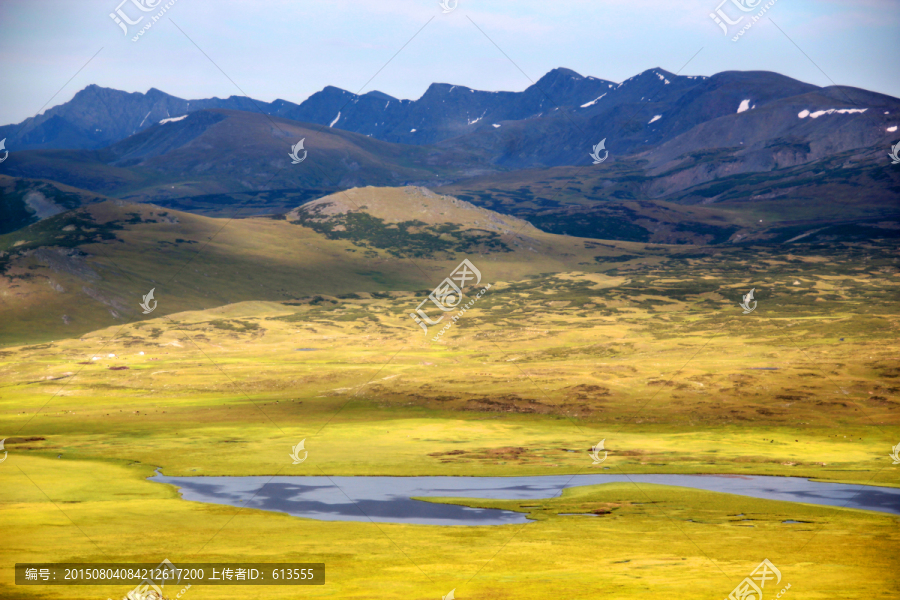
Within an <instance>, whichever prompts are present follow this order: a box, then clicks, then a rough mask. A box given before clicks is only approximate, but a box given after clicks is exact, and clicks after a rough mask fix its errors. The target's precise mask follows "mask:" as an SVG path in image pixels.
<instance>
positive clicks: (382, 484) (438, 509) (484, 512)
mask: <svg viewBox="0 0 900 600" xmlns="http://www.w3.org/2000/svg"><path fill="white" fill-rule="evenodd" d="M629 479H630V480H631V481H632V482H634V483H636V484H641V483H654V484H662V485H672V486H679V487H687V488H693V489H697V490H707V491H711V492H725V493H729V494H736V495H739V496H749V497H752V498H765V499H770V500H787V501H792V502H803V503H807V504H817V505H822V506H844V507H847V508H859V509H865V510H874V511H878V512H885V513H891V514H900V489H897V488H887V487H874V486H867V485H849V484H842V483H820V482H815V481H809V480H808V479H803V478H799V477H770V476H744V475H629V476H628V477H626V476H624V475H576V476H574V477H573V476H571V475H544V476H536V477H166V476H164V475H161V474H157V475H155V476H154V477H151V478H150V481H156V482H159V483H168V484H172V485H175V486H178V488H179V489H180V491H181V495H182V497H183V498H184V499H185V500H191V501H195V502H207V503H211V504H227V505H230V506H247V507H250V508H258V509H262V510H271V511H277V512H284V513H287V514H289V515H293V516H295V517H304V518H307V519H318V520H321V521H375V522H379V523H414V524H419V525H510V524H515V523H526V522H528V519H526V518H525V515H524V514H522V513H516V512H512V511H507V510H497V509H482V508H469V507H467V506H454V505H449V504H435V503H431V502H423V501H420V500H413V499H412V498H413V497H426V496H432V497H453V498H489V499H501V500H539V499H543V498H553V497H555V496H558V495H559V494H560V492H561V491H562V489H564V488H570V487H577V486H582V485H595V484H600V483H613V482H629ZM648 493H649V494H650V496H651V498H652V492H649V490H648ZM634 500H635V501H640V502H644V501H646V500H647V496H645V495H644V494H643V493H641V492H639V491H638V490H637V489H635V496H634Z"/></svg>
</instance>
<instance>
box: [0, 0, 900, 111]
mask: <svg viewBox="0 0 900 600" xmlns="http://www.w3.org/2000/svg"><path fill="white" fill-rule="evenodd" d="M120 1H121V0H78V1H74V0H3V1H2V2H0V73H2V74H3V75H2V84H0V124H6V123H13V122H19V121H21V120H22V119H24V118H26V117H30V116H34V115H35V114H36V113H37V112H38V111H39V110H40V109H41V107H42V106H43V105H44V104H45V103H46V102H47V101H48V100H49V99H50V98H51V97H52V96H53V95H54V94H55V93H56V92H57V91H58V90H60V88H62V91H60V92H59V94H58V95H57V96H56V97H55V98H53V100H52V101H51V102H50V103H49V104H48V105H47V107H48V108H49V107H50V106H54V105H56V104H60V103H62V102H65V101H66V100H69V99H70V98H71V97H72V95H73V94H74V93H75V92H77V91H78V90H80V89H82V88H84V87H85V86H87V85H89V84H91V83H96V84H98V85H101V86H105V87H112V88H117V89H122V90H126V91H140V92H145V91H147V90H148V89H149V88H151V87H156V88H158V89H161V90H163V91H165V92H168V93H170V94H173V95H176V96H180V97H182V98H207V97H212V96H219V97H226V96H230V95H233V94H234V95H239V94H241V92H240V91H239V90H238V88H237V87H235V84H237V86H240V88H241V89H242V90H243V91H244V92H246V93H247V94H248V95H250V96H252V97H254V98H258V99H261V100H267V101H270V100H274V99H276V98H283V99H286V100H290V101H292V102H301V101H302V100H303V99H305V98H306V97H308V96H309V95H310V94H312V93H314V92H316V91H318V90H320V89H321V88H322V87H324V86H326V85H336V86H338V87H341V88H344V89H348V90H350V91H353V92H356V91H358V90H360V88H363V86H366V87H365V89H363V91H364V92H365V91H369V90H372V89H377V90H381V91H383V92H386V93H388V94H391V95H393V96H397V97H400V98H413V99H414V98H418V97H419V96H421V94H422V93H423V92H424V91H425V89H426V88H427V87H428V85H429V84H430V83H432V82H435V81H437V82H444V83H454V84H459V85H465V86H469V87H473V88H477V89H485V90H522V89H524V88H526V87H527V86H528V85H530V83H531V82H530V81H529V78H530V79H531V80H535V81H536V80H537V79H538V78H539V77H541V76H542V75H543V74H544V73H546V72H547V71H549V70H550V69H552V68H554V67H559V66H565V67H569V68H571V69H574V70H576V71H578V72H579V73H581V74H583V75H593V76H595V77H601V78H604V79H609V80H613V81H622V80H624V79H627V78H628V77H631V76H632V75H634V74H636V73H638V72H640V71H643V70H645V69H649V68H653V67H657V66H658V67H662V68H664V69H667V70H669V71H672V72H676V71H678V70H679V69H681V67H682V66H683V65H684V64H685V63H686V62H688V60H689V59H690V58H691V56H693V55H694V54H695V53H696V52H697V51H698V50H700V49H701V48H703V50H702V52H700V53H699V54H698V55H697V56H696V58H694V59H693V61H691V62H690V64H688V65H687V67H686V68H685V69H684V71H683V72H682V74H687V75H712V74H714V73H717V72H720V71H726V70H770V71H778V72H780V73H783V74H785V75H788V76H790V77H794V78H796V79H800V80H802V81H807V82H810V83H814V84H816V85H829V79H828V78H829V77H830V78H831V79H832V80H834V81H835V82H836V83H839V84H846V85H854V86H858V87H863V88H867V89H871V90H874V91H878V92H883V93H887V94H890V95H893V96H900V60H898V58H900V43H898V42H900V27H898V25H900V1H898V0H816V1H813V0H776V2H775V4H774V6H772V7H771V8H770V9H769V10H768V12H767V16H766V17H764V18H763V19H761V20H760V21H759V22H758V23H756V24H755V25H754V26H753V28H751V29H750V30H749V31H747V32H746V33H745V35H744V36H743V37H742V38H741V39H740V40H739V41H738V42H732V41H731V39H730V35H729V36H727V37H726V36H725V35H724V34H723V32H722V30H720V29H719V27H718V26H717V25H716V24H715V23H714V22H713V20H712V19H711V18H710V16H709V15H710V13H711V12H713V11H715V10H716V8H717V6H719V2H720V1H721V0H684V1H681V2H672V1H665V0H568V1H566V0H553V1H547V0H540V1H539V0H505V1H499V0H496V1H494V0H458V6H457V8H456V9H455V10H453V11H452V12H450V13H448V14H443V13H442V12H441V8H440V6H439V5H438V0H372V1H368V2H367V1H364V0H352V1H351V0H332V1H328V2H324V1H318V2H315V1H313V0H255V1H251V0H215V1H211V0H175V4H174V6H172V7H171V8H170V9H169V10H168V12H167V13H166V15H165V16H164V17H163V18H162V19H161V20H160V21H159V22H158V23H157V24H155V25H154V26H153V27H152V28H151V29H150V30H148V31H147V32H146V33H145V34H144V35H143V37H141V38H140V40H139V41H138V42H132V41H131V35H133V32H136V31H137V30H138V29H139V27H140V25H138V26H133V27H131V28H130V31H131V32H132V34H130V35H128V36H127V37H126V35H125V34H124V33H123V32H122V30H121V29H120V28H119V27H118V26H117V25H116V24H115V23H114V22H113V20H112V19H111V18H110V17H109V14H110V13H111V12H113V11H114V10H115V9H116V7H117V5H118V4H119V2H120ZM132 1H135V2H140V1H143V2H149V3H150V4H154V3H156V2H157V1H158V0H126V2H125V4H124V5H122V10H123V11H124V12H125V13H126V14H127V15H129V17H130V18H131V19H135V18H137V16H139V15H141V14H149V15H153V14H156V12H157V11H158V10H160V9H161V8H162V6H163V5H164V4H165V3H166V2H169V1H171V0H164V1H163V2H162V4H160V5H159V7H157V8H156V9H155V10H154V11H153V12H150V13H141V12H140V11H139V10H138V9H137V8H136V7H135V6H134V5H133V4H132ZM733 1H734V2H739V1H740V0H733ZM743 1H744V2H745V3H747V4H751V5H754V4H756V2H758V0H743ZM764 4H765V2H763V3H762V4H759V6H757V7H756V8H755V9H754V12H753V13H749V14H754V13H755V12H757V11H758V10H760V9H761V8H762V6H764ZM722 10H723V11H724V12H725V13H726V14H727V15H728V16H729V18H731V19H736V18H737V16H739V15H741V14H744V13H741V11H739V10H738V9H737V8H736V7H735V5H734V4H732V0H726V4H725V5H723V6H722ZM768 17H771V20H772V21H774V22H775V23H776V24H777V25H778V26H779V27H781V28H782V29H783V30H784V32H785V33H786V34H787V35H788V36H790V37H791V38H792V39H793V40H794V42H796V44H797V46H799V47H800V49H802V52H801V50H799V49H798V48H797V47H795V46H794V45H793V44H792V43H791V42H790V41H789V40H788V39H787V38H786V37H785V35H784V34H782V33H781V32H780V31H779V30H778V29H777V28H776V27H775V26H774V25H773V24H772V22H770V20H769V18H768ZM170 18H171V21H170V20H169V19H170ZM429 19H430V21H429ZM148 20H149V17H145V19H144V22H143V23H141V25H143V24H144V23H146V22H147V21H148ZM748 20H749V19H748V18H745V19H744V23H746V22H748ZM173 22H174V23H173ZM473 22H474V23H475V24H477V25H478V27H480V28H481V29H483V30H484V32H485V33H486V34H487V35H488V36H490V38H491V39H493V41H494V42H496V44H497V45H498V46H499V47H500V48H501V49H502V50H503V52H505V53H506V54H507V55H508V56H509V58H510V59H512V61H514V62H515V64H516V65H518V67H519V68H521V70H522V71H524V73H525V74H523V73H522V72H521V71H519V69H518V68H516V66H514V65H513V64H512V63H511V62H510V60H508V59H507V58H506V57H505V56H504V55H503V54H502V53H501V52H500V51H499V50H498V49H497V48H496V47H495V46H494V45H493V44H492V43H491V42H490V41H488V40H487V39H486V38H485V36H484V35H483V34H482V33H481V32H480V31H479V30H478V29H477V28H476V27H475V25H473ZM426 23H428V24H427V25H426ZM176 24H177V26H178V27H180V28H181V29H183V30H184V33H186V34H187V35H188V36H190V38H191V39H192V40H193V41H194V42H195V43H196V44H197V46H199V48H200V49H202V51H203V52H205V53H206V54H207V55H208V56H209V58H211V59H212V60H213V61H215V63H216V64H217V65H218V66H219V67H221V69H222V71H224V72H225V74H227V77H226V76H225V75H223V73H222V72H220V71H219V70H218V69H217V68H216V67H215V66H214V65H213V64H212V63H211V62H210V61H209V59H207V58H206V57H205V56H204V55H203V53H202V52H201V51H200V50H198V48H197V47H195V46H194V44H193V43H191V41H189V40H188V39H187V38H186V37H185V35H184V34H183V33H182V32H181V31H179V30H178V28H177V27H176V26H175V25H176ZM423 26H424V29H422V27H423ZM737 28H738V27H734V29H737ZM420 29H421V31H420V32H419V34H418V36H416V37H415V39H413V40H412V41H411V42H409V44H408V45H407V46H406V47H405V48H404V49H403V50H402V51H400V53H399V54H397V56H396V57H395V58H394V59H393V60H392V61H391V62H390V64H387V63H388V61H389V60H390V59H391V57H392V56H393V55H394V54H395V53H396V52H397V51H398V50H400V48H401V47H402V46H403V45H404V44H406V43H407V42H408V41H409V40H410V38H412V37H413V35H414V34H416V32H417V31H419V30H420ZM101 48H103V50H102V51H101V52H100V53H99V54H97V56H96V58H94V59H93V60H92V61H91V62H90V64H88V65H87V66H86V67H84V68H83V69H82V70H81V72H80V73H78V74H77V75H75V74H76V72H78V71H79V69H81V68H82V66H83V65H84V64H85V63H86V62H87V61H88V59H90V57H91V56H93V55H94V54H95V53H97V51H98V50H100V49H101ZM804 52H805V53H806V54H807V55H809V57H810V58H807V57H806V56H804V54H803V53H804ZM810 59H812V61H815V63H816V64H817V65H818V67H819V68H821V71H820V70H819V68H817V67H816V66H815V65H814V64H813V63H812V62H811V61H810ZM379 70H380V72H379ZM822 71H824V74H823V72H822ZM376 73H378V74H377V76H375V75H376ZM826 74H827V76H826ZM73 75H74V78H73ZM373 76H375V78H374V79H373V80H372V81H371V83H368V85H366V83H367V82H368V81H369V79H370V78H372V77H373ZM70 78H71V81H69V79H70ZM229 78H230V79H231V80H233V81H234V83H232V81H230V80H229ZM67 82H68V83H67Z"/></svg>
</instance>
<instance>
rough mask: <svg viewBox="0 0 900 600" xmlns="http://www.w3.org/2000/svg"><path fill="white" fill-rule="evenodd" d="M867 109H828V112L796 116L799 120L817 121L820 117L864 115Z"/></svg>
mask: <svg viewBox="0 0 900 600" xmlns="http://www.w3.org/2000/svg"><path fill="white" fill-rule="evenodd" d="M867 110H869V109H868V108H829V109H828V110H817V111H816V112H809V111H808V110H802V111H800V112H799V113H798V114H797V116H798V117H800V118H801V119H805V118H806V117H810V118H813V119H818V118H819V117H821V116H822V115H833V114H838V115H852V114H854V113H864V112H866V111H867Z"/></svg>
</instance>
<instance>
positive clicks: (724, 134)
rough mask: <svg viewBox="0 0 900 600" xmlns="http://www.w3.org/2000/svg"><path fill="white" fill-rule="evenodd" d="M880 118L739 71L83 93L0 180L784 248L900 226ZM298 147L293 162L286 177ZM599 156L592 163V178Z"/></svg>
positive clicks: (835, 92)
mask: <svg viewBox="0 0 900 600" xmlns="http://www.w3.org/2000/svg"><path fill="white" fill-rule="evenodd" d="M898 115H900V100H898V99H897V98H893V97H890V96H886V95H883V94H878V93H875V92H869V91H866V90H861V89H858V88H852V87H846V86H830V87H824V88H823V87H818V86H814V85H811V84H807V83H803V82H800V81H796V80H794V79H791V78H789V77H785V76H783V75H779V74H777V73H770V72H755V71H751V72H738V71H728V72H723V73H719V74H716V75H714V76H711V77H703V76H680V75H675V74H673V73H670V72H668V71H665V70H663V69H659V68H656V69H650V70H647V71H644V72H643V73H640V74H638V75H636V76H634V77H632V78H630V79H628V80H626V81H623V82H621V83H615V82H611V81H606V80H603V79H598V78H595V77H584V76H582V75H580V74H578V73H575V72H574V71H571V70H569V69H564V68H559V69H554V70H553V71H550V72H549V73H547V74H546V75H544V76H543V77H542V78H540V79H539V80H538V81H537V82H535V83H534V84H533V85H531V86H529V87H528V88H526V89H525V90H524V91H522V92H489V91H479V90H473V89H470V88H467V87H464V86H455V85H449V84H443V83H435V84H432V85H431V86H430V87H429V88H428V89H427V91H426V92H425V93H424V94H423V95H422V97H421V98H419V99H417V100H401V99H397V98H394V97H392V96H389V95H387V94H384V93H382V92H377V91H373V92H368V93H366V94H362V95H358V94H353V93H351V92H348V91H345V90H340V89H338V88H335V87H330V86H329V87H326V88H325V89H323V90H322V91H320V92H318V93H316V94H313V95H312V96H310V97H309V98H308V99H307V100H305V101H303V102H302V103H300V104H295V103H292V102H288V101H286V100H275V101H274V102H270V103H267V102H261V101H257V100H252V99H250V98H246V97H237V96H232V97H230V98H227V99H219V98H212V99H204V100H183V99H180V98H176V97H174V96H170V95H168V94H165V93H163V92H161V91H159V90H156V89H151V90H150V91H148V92H147V93H146V94H141V93H128V92H122V91H118V90H112V89H107V88H101V87H98V86H96V85H91V86H88V87H87V88H85V89H83V90H81V91H80V92H78V93H77V94H76V95H75V96H74V97H73V99H72V100H71V101H69V102H66V103H64V104H61V105H59V106H56V107H53V108H51V109H49V110H47V111H46V112H44V113H42V114H41V115H38V116H37V117H35V118H32V119H27V120H26V121H24V122H22V123H19V124H16V125H7V126H4V127H2V128H0V138H2V137H6V138H7V141H6V147H7V149H8V150H10V155H9V158H8V160H6V161H5V162H4V163H3V164H2V166H0V174H2V175H6V176H10V177H12V178H15V179H17V180H21V182H20V183H18V184H17V185H19V186H20V187H21V188H22V189H26V188H27V189H31V188H32V187H34V186H35V185H37V183H35V182H36V181H38V182H45V183H46V182H53V183H54V184H61V185H63V186H69V187H71V188H76V189H79V190H82V192H80V193H79V194H76V196H78V197H84V198H86V197H90V196H91V194H94V195H101V196H109V197H116V198H123V199H128V200H132V201H138V202H153V203H156V204H158V205H160V206H164V207H169V208H174V209H179V210H187V211H193V212H199V213H202V214H207V215H222V214H229V212H230V211H231V209H232V208H233V207H236V206H239V205H240V206H244V205H246V206H247V207H248V212H247V213H245V214H242V215H241V216H246V215H248V214H278V213H286V212H288V211H290V210H292V209H293V208H295V207H296V206H297V205H298V204H299V203H302V202H305V201H309V200H313V199H315V198H317V197H322V196H325V195H327V194H330V193H333V192H335V191H337V190H340V189H347V188H351V187H359V186H365V185H377V186H403V185H427V186H429V187H431V188H434V189H437V190H439V191H441V192H443V193H454V194H458V195H459V197H461V198H464V199H466V200H469V201H471V202H473V203H474V204H477V205H480V206H484V207H488V208H492V209H494V210H497V211H499V212H505V213H507V214H512V215H515V216H518V217H520V218H525V219H527V220H529V221H530V222H532V223H533V224H536V225H539V226H541V227H544V228H545V229H547V230H548V231H552V232H555V233H573V234H574V233H575V232H577V234H578V235H583V236H587V237H609V238H612V239H624V240H634V241H656V242H665V243H724V242H739V241H741V240H750V239H753V240H766V239H770V240H775V239H789V238H790V237H793V236H791V235H788V233H789V232H788V233H773V232H772V231H771V228H772V227H776V228H777V227H781V228H782V229H783V228H784V227H788V228H790V227H796V228H800V229H803V228H804V227H812V226H817V227H818V226H819V225H821V224H822V223H823V222H827V223H831V224H835V223H839V222H840V223H845V222H857V221H859V220H860V219H870V220H871V219H872V218H876V217H877V219H878V222H881V221H883V220H884V219H892V218H895V217H897V216H898V214H900V210H898V205H897V202H896V198H897V197H898V195H897V194H898V192H900V175H898V172H897V169H896V168H894V167H893V165H891V163H890V160H889V159H888V158H887V156H886V155H887V152H888V151H889V150H890V147H891V145H892V143H894V141H895V138H897V135H898V134H897V126H898V120H900V118H898ZM300 139H303V140H304V142H305V148H306V150H307V151H308V152H309V155H308V158H307V159H306V160H305V161H304V162H303V163H301V164H291V159H290V157H289V156H288V152H289V151H290V148H291V146H292V145H293V144H295V143H296V142H297V141H298V140H300ZM601 140H602V141H603V142H604V144H605V149H606V150H607V151H608V152H609V154H608V160H606V161H604V162H603V164H596V165H595V164H592V162H593V159H592V158H591V157H590V156H589V152H590V151H591V148H592V147H593V146H594V145H595V144H597V143H598V142H600V141H601ZM29 182H30V183H29ZM41 185H43V184H41ZM3 189H11V188H9V187H8V186H7V187H6V188H3ZM33 197H34V196H33V195H32V198H33ZM23 202H24V196H22V194H19V196H18V197H17V198H13V197H12V196H9V195H5V196H4V199H3V201H2V203H5V204H12V205H14V206H7V207H6V208H3V210H5V211H6V212H8V213H10V214H13V213H15V214H18V215H19V217H20V220H21V215H22V214H24V213H22V211H25V212H26V213H28V212H32V213H33V211H30V209H29V208H28V206H26V204H27V203H26V204H23ZM689 206H690V207H695V208H693V209H690V210H688V209H687V208H686V207H689ZM700 207H702V209H701V208H700ZM34 214H37V213H34ZM34 218H37V217H34ZM34 218H33V219H32V220H34ZM823 219H824V221H823ZM26 221H27V219H26ZM17 222H18V221H17ZM7 229H8V228H7ZM791 231H792V230H791ZM876 233H877V232H876ZM785 236H787V237H785Z"/></svg>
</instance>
